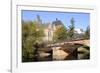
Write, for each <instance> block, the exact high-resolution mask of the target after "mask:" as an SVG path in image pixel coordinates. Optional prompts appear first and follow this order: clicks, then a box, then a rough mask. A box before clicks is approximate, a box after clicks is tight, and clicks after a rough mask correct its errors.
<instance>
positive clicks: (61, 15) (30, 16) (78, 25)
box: [21, 10, 90, 30]
mask: <svg viewBox="0 0 100 73" xmlns="http://www.w3.org/2000/svg"><path fill="white" fill-rule="evenodd" d="M37 15H39V16H40V18H41V20H42V22H43V23H47V22H51V23H52V22H53V21H55V20H56V18H57V19H58V20H61V21H62V23H63V24H64V25H65V26H66V27H68V26H69V25H71V23H70V20H71V18H74V21H75V29H83V30H86V28H87V26H89V25H90V14H89V13H82V12H81V13H80V12H53V11H34V10H22V12H21V17H22V20H24V21H34V20H35V19H36V17H37Z"/></svg>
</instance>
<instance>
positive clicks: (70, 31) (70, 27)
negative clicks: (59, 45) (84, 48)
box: [68, 18, 75, 38]
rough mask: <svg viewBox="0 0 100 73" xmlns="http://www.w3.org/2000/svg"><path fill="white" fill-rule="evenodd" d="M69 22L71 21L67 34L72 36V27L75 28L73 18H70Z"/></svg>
mask: <svg viewBox="0 0 100 73" xmlns="http://www.w3.org/2000/svg"><path fill="white" fill-rule="evenodd" d="M70 22H71V25H70V26H69V30H68V36H69V38H74V29H75V26H74V18H72V19H71V21H70Z"/></svg>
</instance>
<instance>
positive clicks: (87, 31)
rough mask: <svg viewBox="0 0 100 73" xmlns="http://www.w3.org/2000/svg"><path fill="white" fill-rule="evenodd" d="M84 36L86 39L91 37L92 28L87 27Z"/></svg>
mask: <svg viewBox="0 0 100 73" xmlns="http://www.w3.org/2000/svg"><path fill="white" fill-rule="evenodd" d="M84 38H85V39H89V38H90V28H89V26H88V27H87V29H86V31H85V34H84Z"/></svg>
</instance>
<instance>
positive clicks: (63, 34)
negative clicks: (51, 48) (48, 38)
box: [54, 26, 67, 41]
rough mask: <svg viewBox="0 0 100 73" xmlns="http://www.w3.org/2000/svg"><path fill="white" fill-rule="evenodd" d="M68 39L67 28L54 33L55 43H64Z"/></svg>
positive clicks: (61, 28) (58, 29)
mask: <svg viewBox="0 0 100 73" xmlns="http://www.w3.org/2000/svg"><path fill="white" fill-rule="evenodd" d="M65 39H67V30H66V28H65V27H63V26H62V27H59V28H57V29H56V30H55V32H54V40H55V41H62V40H65Z"/></svg>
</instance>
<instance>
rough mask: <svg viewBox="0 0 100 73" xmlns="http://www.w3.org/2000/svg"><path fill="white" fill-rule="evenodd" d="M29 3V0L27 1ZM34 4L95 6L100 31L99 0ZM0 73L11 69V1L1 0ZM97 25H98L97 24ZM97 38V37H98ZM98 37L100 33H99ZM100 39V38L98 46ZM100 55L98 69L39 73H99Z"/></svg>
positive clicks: (47, 0) (73, 0) (54, 0)
mask: <svg viewBox="0 0 100 73" xmlns="http://www.w3.org/2000/svg"><path fill="white" fill-rule="evenodd" d="M25 1H27V0H25ZM33 1H34V3H38V2H39V3H56V4H79V5H93V6H96V7H97V8H98V11H97V12H98V15H97V19H98V27H97V30H98V31H100V25H99V24H100V21H99V19H100V4H99V3H100V2H99V0H33ZM0 9H1V10H0V73H8V70H9V69H10V68H9V67H10V65H9V64H10V37H11V36H10V28H11V27H10V0H0ZM95 25H97V24H95ZM96 36H97V35H96ZM98 37H100V33H99V32H98ZM99 40H100V38H98V41H97V42H98V44H99V43H100V42H99ZM97 49H98V52H99V51H100V46H98V48H97ZM99 55H100V53H98V67H96V68H86V69H76V68H75V69H66V70H56V71H49V72H47V71H46V72H39V73H55V72H57V73H99V71H100V70H99V69H100V63H99V62H100V57H99Z"/></svg>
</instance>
